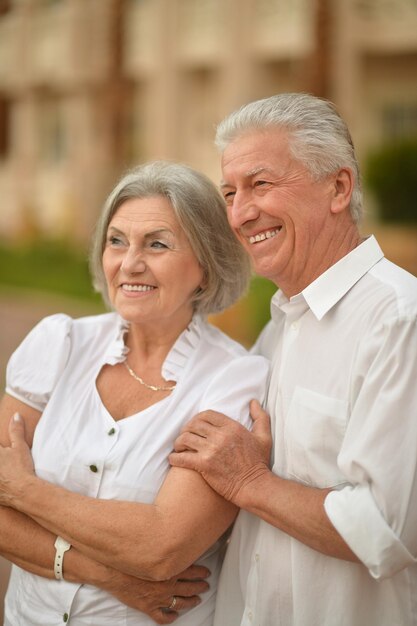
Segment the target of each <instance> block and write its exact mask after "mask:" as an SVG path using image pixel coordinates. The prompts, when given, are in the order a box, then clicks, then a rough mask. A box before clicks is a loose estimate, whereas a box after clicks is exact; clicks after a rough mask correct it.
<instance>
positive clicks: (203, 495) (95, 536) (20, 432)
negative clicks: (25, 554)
mask: <svg viewBox="0 0 417 626" xmlns="http://www.w3.org/2000/svg"><path fill="white" fill-rule="evenodd" d="M10 437H11V440H12V447H10V448H4V447H3V448H2V449H1V450H0V503H1V504H3V505H6V506H10V507H12V508H14V509H16V510H18V511H20V512H22V513H24V514H26V515H28V516H30V517H31V518H32V519H34V520H36V521H37V522H38V523H39V524H41V525H42V526H43V527H44V528H47V529H48V530H50V531H51V532H53V533H54V534H57V535H61V536H63V537H64V538H65V539H67V540H68V541H69V542H70V543H71V544H72V545H74V546H75V547H76V548H78V550H79V551H80V552H82V553H83V554H85V555H86V556H88V557H90V558H92V559H94V560H97V561H100V562H102V563H104V564H105V565H109V566H111V567H113V568H115V569H117V570H120V571H123V572H125V573H127V574H131V575H134V576H140V577H141V578H145V579H150V580H166V579H169V578H171V577H172V576H174V575H175V574H176V573H178V572H179V571H181V570H184V569H185V568H186V567H188V566H189V565H190V564H191V563H193V562H194V561H195V560H196V559H197V558H198V557H199V556H200V555H201V554H202V553H203V552H204V551H205V550H207V549H208V548H209V547H210V546H211V545H212V544H213V543H215V541H216V540H217V539H218V538H219V537H220V536H221V535H222V534H223V532H225V530H226V529H227V528H228V527H229V526H230V524H231V523H232V522H233V520H234V518H235V516H236V512H237V508H236V507H235V506H234V505H232V504H230V503H228V502H226V501H225V500H224V499H223V498H222V497H221V496H219V495H218V494H216V493H215V492H214V491H213V490H212V489H211V487H209V486H208V485H207V483H206V482H205V481H204V479H203V478H202V477H201V476H200V475H199V474H198V473H196V472H193V471H190V470H183V469H179V468H173V469H171V470H170V472H169V474H168V476H167V478H166V480H165V482H164V484H163V486H162V488H161V490H160V492H159V493H158V496H157V498H156V500H155V502H154V503H153V504H142V503H136V502H124V501H113V500H98V499H94V498H88V497H86V496H81V495H79V494H75V493H72V492H70V491H67V490H65V489H63V488H62V487H57V486H55V485H52V484H50V483H48V482H46V481H43V480H41V479H39V478H37V477H36V476H35V475H34V473H33V469H32V466H31V458H30V453H29V449H28V447H27V445H26V443H25V440H24V422H23V420H20V421H13V420H11V421H10Z"/></svg>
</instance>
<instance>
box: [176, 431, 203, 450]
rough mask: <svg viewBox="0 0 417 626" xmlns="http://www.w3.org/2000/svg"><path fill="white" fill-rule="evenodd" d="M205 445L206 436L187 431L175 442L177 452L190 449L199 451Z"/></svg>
mask: <svg viewBox="0 0 417 626" xmlns="http://www.w3.org/2000/svg"><path fill="white" fill-rule="evenodd" d="M204 445H205V438H204V437H201V436H200V435H197V434H195V433H191V432H186V433H182V435H179V436H178V437H177V439H176V440H175V442H174V450H175V451H176V452H184V450H190V451H193V452H198V451H199V450H201V448H202V447H203V446H204Z"/></svg>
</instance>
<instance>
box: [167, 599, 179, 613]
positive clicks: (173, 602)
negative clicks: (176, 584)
mask: <svg viewBox="0 0 417 626" xmlns="http://www.w3.org/2000/svg"><path fill="white" fill-rule="evenodd" d="M176 604H177V598H176V596H172V602H171V604H170V605H169V607H168V610H169V611H173V610H174V609H175V606H176Z"/></svg>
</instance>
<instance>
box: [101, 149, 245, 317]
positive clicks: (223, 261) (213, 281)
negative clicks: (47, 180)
mask: <svg viewBox="0 0 417 626" xmlns="http://www.w3.org/2000/svg"><path fill="white" fill-rule="evenodd" d="M154 196H162V197H164V198H167V199H168V200H169V201H170V203H171V205H172V208H173V210H174V213H175V215H176V217H177V219H178V222H179V224H180V226H181V227H182V228H183V229H184V232H185V234H186V236H187V238H188V240H189V242H190V245H191V247H192V249H193V251H194V254H195V255H196V257H197V260H198V262H199V263H200V265H201V267H202V269H203V272H204V277H205V281H204V287H203V288H199V289H198V290H197V292H196V294H195V297H194V299H193V306H194V310H195V311H198V312H199V313H201V314H205V315H207V314H211V313H218V312H220V311H222V310H223V309H225V308H227V307H229V306H230V305H232V304H233V303H234V302H236V300H237V299H238V298H239V297H240V296H241V295H243V293H244V292H245V290H246V289H247V286H248V283H249V279H250V274H251V270H250V261H249V257H248V255H247V253H246V252H245V251H244V249H243V248H242V246H241V245H240V244H239V242H238V241H237V239H236V237H235V235H234V234H233V231H232V230H231V228H230V226H229V224H228V221H227V216H226V207H225V202H224V199H223V198H222V196H221V194H220V192H219V191H218V189H217V188H216V186H215V185H214V183H212V182H211V180H210V179H209V178H207V176H205V175H204V174H202V173H200V172H197V171H196V170H194V169H192V168H191V167H188V166H186V165H182V164H178V163H170V162H167V161H155V162H152V163H147V164H144V165H141V166H139V167H136V168H135V169H132V170H131V171H129V172H128V173H127V174H126V175H125V176H123V178H122V179H121V180H120V181H119V183H118V184H117V185H116V187H115V188H114V189H113V191H112V192H111V193H110V195H109V196H108V198H107V200H106V201H105V203H104V206H103V209H102V212H101V215H100V217H99V220H98V222H97V226H96V231H95V235H94V237H93V241H92V251H91V256H90V269H91V273H92V276H93V281H94V283H93V284H94V287H95V289H96V290H97V291H99V292H101V294H102V296H103V298H104V300H105V301H106V302H107V304H109V298H108V292H107V285H106V279H105V276H104V271H103V263H102V257H103V251H104V248H105V244H106V237H107V229H108V226H109V223H110V221H111V219H112V218H113V216H114V214H115V213H116V211H117V209H118V208H119V207H120V206H121V205H122V204H123V203H124V202H126V201H127V200H131V199H134V198H148V197H154ZM178 280H181V276H178Z"/></svg>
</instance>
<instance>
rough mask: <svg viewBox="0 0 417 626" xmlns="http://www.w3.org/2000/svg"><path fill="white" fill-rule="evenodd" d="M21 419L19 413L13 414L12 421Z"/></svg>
mask: <svg viewBox="0 0 417 626" xmlns="http://www.w3.org/2000/svg"><path fill="white" fill-rule="evenodd" d="M21 419H22V418H21V416H20V413H15V414H14V415H13V421H14V422H20V421H21Z"/></svg>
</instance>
